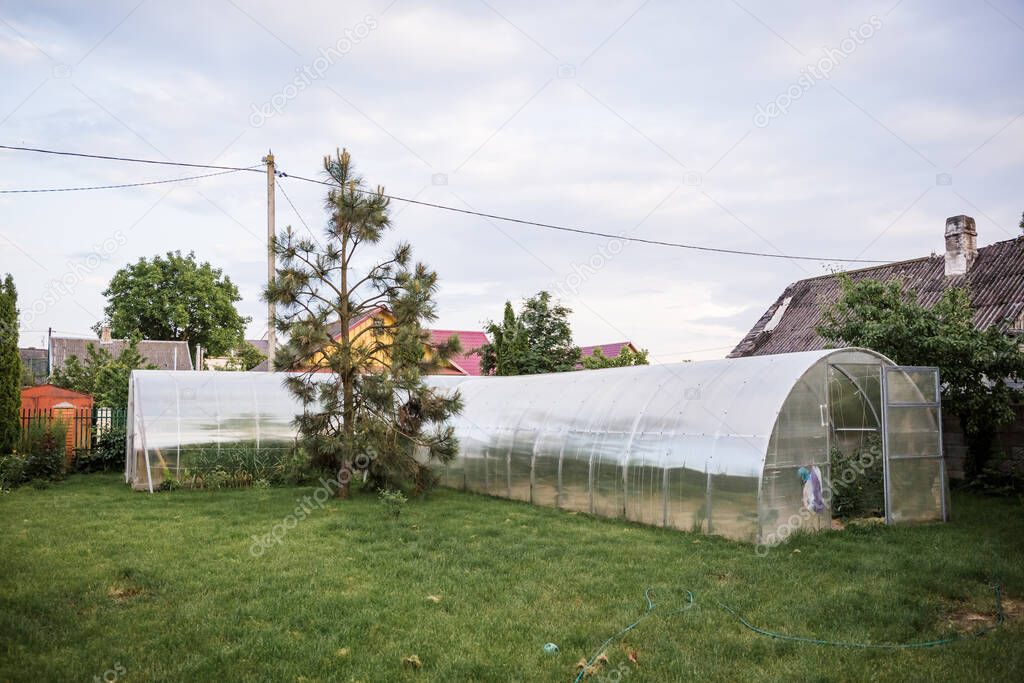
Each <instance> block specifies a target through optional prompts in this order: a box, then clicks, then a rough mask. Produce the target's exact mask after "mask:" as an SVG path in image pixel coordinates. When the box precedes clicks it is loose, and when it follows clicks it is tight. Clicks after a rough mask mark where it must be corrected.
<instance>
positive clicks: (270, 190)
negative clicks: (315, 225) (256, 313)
mask: <svg viewBox="0 0 1024 683" xmlns="http://www.w3.org/2000/svg"><path fill="white" fill-rule="evenodd" d="M263 161H264V163H266V164H267V285H268V286H269V285H270V281H271V280H273V279H274V271H275V267H274V266H275V264H276V259H275V257H274V230H275V228H274V173H275V168H274V154H273V152H271V151H270V150H267V156H265V157H263ZM273 371H274V304H273V302H268V303H267V372H273Z"/></svg>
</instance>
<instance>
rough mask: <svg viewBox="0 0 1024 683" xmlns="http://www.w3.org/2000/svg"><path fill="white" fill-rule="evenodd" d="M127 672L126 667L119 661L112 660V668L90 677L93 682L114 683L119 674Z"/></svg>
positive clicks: (122, 674)
mask: <svg viewBox="0 0 1024 683" xmlns="http://www.w3.org/2000/svg"><path fill="white" fill-rule="evenodd" d="M126 673H128V669H126V668H124V667H123V666H121V662H114V668H113V669H107V670H106V671H104V672H103V673H102V674H96V675H95V676H93V677H92V680H93V681H94V682H95V683H114V681H116V680H117V679H119V678H120V677H121V676H124V675H125V674H126Z"/></svg>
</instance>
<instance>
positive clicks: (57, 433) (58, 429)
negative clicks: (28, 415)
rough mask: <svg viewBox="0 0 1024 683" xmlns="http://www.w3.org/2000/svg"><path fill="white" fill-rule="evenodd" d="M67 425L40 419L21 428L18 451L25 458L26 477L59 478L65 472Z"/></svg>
mask: <svg viewBox="0 0 1024 683" xmlns="http://www.w3.org/2000/svg"><path fill="white" fill-rule="evenodd" d="M67 431H68V430H67V425H66V424H64V423H63V422H60V421H58V420H38V421H33V422H31V423H30V424H29V425H28V426H27V427H25V428H24V429H22V430H21V438H20V440H19V444H18V453H20V454H22V455H23V457H24V459H25V470H24V479H26V480H29V479H57V478H59V477H60V476H62V475H63V474H64V448H65V443H66V439H67Z"/></svg>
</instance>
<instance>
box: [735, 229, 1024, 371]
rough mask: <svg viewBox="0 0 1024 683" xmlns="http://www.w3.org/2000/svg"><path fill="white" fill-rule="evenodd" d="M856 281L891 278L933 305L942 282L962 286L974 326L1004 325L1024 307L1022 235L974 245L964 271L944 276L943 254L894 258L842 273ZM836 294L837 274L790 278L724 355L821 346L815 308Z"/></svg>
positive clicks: (833, 298) (759, 353)
mask: <svg viewBox="0 0 1024 683" xmlns="http://www.w3.org/2000/svg"><path fill="white" fill-rule="evenodd" d="M846 274H847V275H849V276H850V278H851V279H852V280H854V281H857V280H866V279H874V280H882V281H891V280H896V281H898V282H900V283H901V285H902V288H903V291H914V292H916V293H917V299H918V301H920V302H921V305H923V306H926V307H931V306H934V305H935V303H936V302H937V301H938V300H939V298H940V297H941V296H942V293H943V292H944V291H945V290H946V288H948V287H952V286H958V287H965V288H967V290H968V292H969V294H970V297H971V306H972V308H973V309H974V324H975V325H976V326H977V327H978V328H980V329H987V328H989V327H992V326H998V327H1000V328H1008V327H1010V326H1012V324H1013V322H1014V321H1015V320H1016V319H1017V318H1018V317H1019V316H1020V315H1021V314H1022V312H1024V237H1018V238H1017V239H1012V240H1006V241H1004V242H996V243H994V244H990V245H988V246H985V247H979V248H978V257H977V258H976V259H975V261H974V264H973V265H972V266H971V269H970V271H969V272H968V274H967V275H955V276H950V277H946V271H945V258H944V255H943V254H939V255H937V256H926V257H924V258H918V259H912V260H909V261H898V262H896V263H888V264H885V265H882V266H875V267H872V268H862V269H860V270H854V271H850V272H848V273H846ZM840 293H841V289H840V283H839V277H838V275H822V276H819V277H812V278H808V279H806V280H799V281H798V282H794V283H793V284H791V285H790V286H789V287H787V288H786V289H785V291H784V292H782V294H781V296H779V298H778V299H777V300H776V301H775V303H774V304H772V305H771V306H769V307H768V310H767V311H765V312H764V315H762V316H761V318H760V319H759V320H758V321H757V323H755V324H754V327H753V328H752V329H751V330H750V332H748V333H747V335H746V336H745V337H744V338H743V339H742V340H741V341H740V343H739V344H737V345H736V348H734V349H733V350H732V352H731V353H730V354H729V358H736V357H739V356H762V355H767V354H773V353H792V352H795V351H810V350H812V349H822V348H825V340H824V339H822V338H821V337H820V336H818V333H817V332H815V331H814V328H815V327H816V326H817V325H818V323H819V321H820V319H821V309H822V307H823V306H827V305H828V304H831V303H833V302H835V301H836V300H837V299H838V298H839V295H840ZM787 298H788V299H790V301H789V305H788V306H786V308H785V310H784V311H783V312H782V315H781V317H780V318H779V320H778V323H777V325H776V326H775V328H774V329H771V330H769V331H765V326H766V325H767V324H768V322H769V321H770V320H771V319H772V316H773V315H774V314H775V312H776V310H777V309H779V308H780V307H781V306H783V305H784V302H785V300H786V299H787Z"/></svg>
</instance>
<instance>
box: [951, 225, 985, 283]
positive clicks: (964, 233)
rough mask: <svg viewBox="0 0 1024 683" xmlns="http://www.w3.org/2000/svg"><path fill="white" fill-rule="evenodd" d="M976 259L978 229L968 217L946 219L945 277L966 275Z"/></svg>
mask: <svg viewBox="0 0 1024 683" xmlns="http://www.w3.org/2000/svg"><path fill="white" fill-rule="evenodd" d="M977 257H978V229H977V228H976V227H975V226H974V219H973V218H971V217H970V216H952V217H950V218H947V219H946V277H950V276H951V275H966V274H967V273H968V272H970V270H971V266H972V265H974V259H976V258H977Z"/></svg>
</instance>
